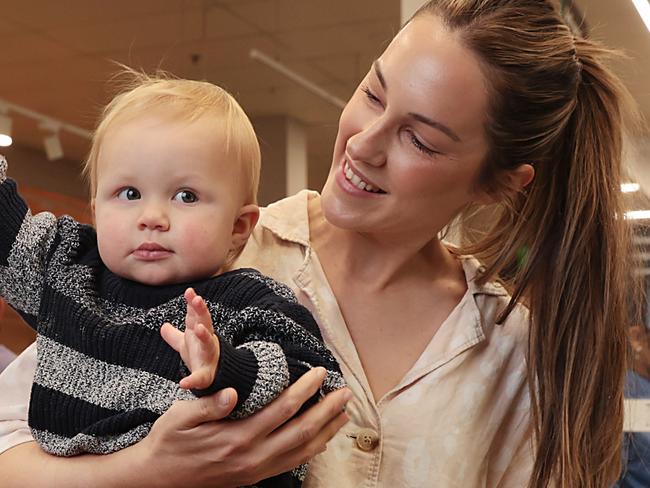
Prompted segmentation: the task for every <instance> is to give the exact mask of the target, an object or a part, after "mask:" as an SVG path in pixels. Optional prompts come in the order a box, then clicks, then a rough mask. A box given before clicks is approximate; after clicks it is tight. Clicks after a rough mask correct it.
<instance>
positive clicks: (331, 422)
mask: <svg viewBox="0 0 650 488" xmlns="http://www.w3.org/2000/svg"><path fill="white" fill-rule="evenodd" d="M324 378H325V370H324V369H323V368H315V369H313V370H311V371H309V372H308V373H306V374H305V375H304V376H303V377H302V378H300V379H299V380H298V381H297V382H296V383H294V384H293V385H292V386H290V387H289V388H288V389H287V390H285V391H284V392H283V393H282V394H281V395H280V396H279V397H278V398H277V399H276V400H274V401H273V402H272V403H270V404H269V405H268V406H266V407H265V408H263V409H262V410H260V411H259V412H256V413H255V414H254V415H252V416H250V417H248V418H245V419H241V420H222V419H224V418H225V417H226V416H227V415H228V414H229V413H230V412H231V411H232V409H233V408H234V406H235V404H236V401H237V398H236V392H235V391H234V390H233V389H230V388H229V389H226V390H222V391H220V392H218V393H216V394H214V395H210V396H207V397H203V398H200V399H198V400H192V401H179V402H176V403H175V404H174V405H173V406H172V407H171V408H170V409H169V410H168V411H167V412H166V413H165V414H164V415H162V416H161V417H160V418H159V419H158V420H157V421H156V423H155V424H154V425H153V427H152V429H151V432H150V433H149V435H148V436H147V437H146V438H145V439H143V440H142V441H141V442H140V443H139V444H137V445H135V446H132V448H129V449H131V450H133V451H135V450H138V451H140V454H141V455H142V456H143V458H142V459H143V460H144V463H143V464H144V465H145V466H149V467H150V468H152V469H147V470H146V471H147V473H146V476H147V477H148V478H149V479H148V481H149V482H150V483H148V482H147V480H146V479H143V480H142V482H143V484H145V485H147V484H151V485H153V486H192V487H202V486H206V487H207V486H209V487H211V488H215V487H231V486H241V485H248V484H253V483H255V482H257V481H259V480H260V479H264V478H269V477H271V476H274V475H276V474H279V473H282V472H285V471H289V470H291V469H292V468H294V467H296V466H297V465H299V464H301V463H304V462H307V461H308V460H309V459H311V458H312V457H313V456H314V455H316V454H318V453H320V452H322V451H324V450H325V444H326V443H327V442H328V441H329V440H330V439H331V438H332V437H333V436H334V434H335V433H336V432H337V431H338V430H339V429H340V428H341V427H342V426H343V425H344V424H345V423H346V422H347V420H348V419H347V416H346V414H345V413H344V411H343V408H344V406H345V404H346V403H347V401H348V400H349V399H350V397H351V393H350V392H349V390H347V389H346V388H344V389H342V390H338V391H336V392H333V393H330V394H329V395H327V396H326V397H325V398H324V399H323V400H322V401H321V402H320V403H318V404H317V405H315V406H313V407H312V408H310V409H309V410H307V411H306V412H304V413H303V414H301V415H300V416H299V417H297V418H295V419H292V420H290V421H289V422H287V421H288V420H289V419H291V418H292V417H293V416H294V415H295V413H296V412H297V411H298V409H299V408H300V407H301V405H302V404H303V403H304V402H305V401H306V400H307V399H309V398H310V397H311V396H312V395H314V394H315V393H316V392H317V391H318V389H319V387H320V385H321V383H322V382H323V379H324ZM285 422H287V423H286V424H285V425H283V424H284V423H285ZM133 454H136V453H135V452H132V453H131V456H133ZM131 456H130V457H131ZM131 459H133V458H132V457H131ZM137 464H139V463H137ZM137 464H136V465H137ZM152 475H153V476H154V478H151V476H152Z"/></svg>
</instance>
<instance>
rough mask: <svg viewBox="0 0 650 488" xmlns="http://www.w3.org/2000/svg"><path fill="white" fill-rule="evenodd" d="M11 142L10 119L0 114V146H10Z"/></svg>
mask: <svg viewBox="0 0 650 488" xmlns="http://www.w3.org/2000/svg"><path fill="white" fill-rule="evenodd" d="M12 142H13V140H12V139H11V117H9V116H8V115H6V114H3V113H0V146H1V147H7V146H11V143H12Z"/></svg>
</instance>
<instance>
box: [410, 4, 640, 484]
mask: <svg viewBox="0 0 650 488" xmlns="http://www.w3.org/2000/svg"><path fill="white" fill-rule="evenodd" d="M427 14H433V15H438V16H440V17H441V18H442V19H444V21H445V25H447V27H448V28H449V29H451V30H454V31H456V32H458V38H459V39H460V42H462V43H464V45H465V46H467V47H468V48H469V49H470V50H471V51H473V52H474V53H475V54H476V55H477V56H478V57H479V58H480V59H481V60H482V64H481V66H482V67H483V70H484V74H485V77H486V79H487V81H488V85H489V87H490V97H489V98H490V109H489V114H488V115H489V120H488V123H487V124H486V131H487V135H488V138H489V140H490V153H489V154H488V156H487V158H486V161H485V165H484V171H483V174H482V175H481V181H480V184H481V185H482V186H483V187H484V188H486V189H488V191H491V192H493V193H494V194H495V195H497V196H499V197H500V199H501V212H500V215H499V217H498V218H497V219H496V220H497V221H496V223H495V224H494V226H493V227H492V228H491V229H490V230H489V231H487V232H486V234H485V237H484V238H482V239H480V240H478V241H477V242H475V243H472V244H471V245H469V246H466V247H464V248H463V250H462V252H465V253H469V254H474V255H476V256H477V257H478V258H479V259H480V260H481V261H483V262H484V264H485V265H486V269H485V271H484V273H483V275H482V276H481V277H480V278H479V282H485V281H488V280H490V279H494V278H497V277H498V278H501V279H503V280H504V281H505V284H506V286H508V287H509V289H510V290H511V295H512V299H511V302H510V303H509V305H508V306H507V307H506V309H505V310H503V311H502V313H501V314H500V317H499V321H503V320H505V319H506V317H507V316H508V314H509V313H510V311H511V310H512V309H513V307H514V306H515V304H516V303H518V302H523V303H524V304H526V305H527V306H528V307H529V309H530V316H531V324H530V333H529V344H528V375H529V384H530V393H531V399H532V417H533V423H534V429H535V430H534V432H535V444H536V446H535V447H536V450H535V452H536V458H535V463H534V466H533V470H532V475H531V480H530V483H529V488H545V487H548V486H551V485H552V486H557V487H560V488H603V487H607V486H609V485H610V484H611V483H613V482H614V481H615V480H616V479H617V478H618V476H619V475H620V472H621V464H620V452H621V443H622V437H623V383H624V374H625V366H626V352H627V345H626V344H627V343H626V334H625V330H626V326H627V325H629V320H630V316H629V303H630V295H631V293H630V290H634V289H637V288H636V287H635V286H633V279H632V271H631V269H630V262H631V260H630V235H629V233H630V231H629V228H628V226H627V225H626V223H625V221H624V218H623V216H624V212H623V206H622V196H621V191H620V183H621V166H622V144H623V142H622V137H623V129H624V127H623V126H624V122H623V120H624V114H625V113H626V108H627V103H626V102H627V101H628V100H629V95H627V92H626V90H625V89H624V87H623V85H622V83H621V82H620V81H619V80H618V79H617V78H616V76H614V75H613V73H612V72H611V71H610V70H609V69H608V68H607V67H606V66H605V65H604V64H603V62H602V59H603V58H604V57H605V56H606V55H607V54H609V51H607V50H606V49H604V48H601V47H599V46H598V45H596V44H595V43H593V42H591V41H588V40H576V39H575V38H574V37H573V35H572V33H571V32H570V30H569V29H568V27H567V26H566V25H565V24H564V23H563V22H562V20H561V18H560V16H559V14H558V12H557V11H556V10H555V9H554V8H553V6H552V5H551V3H550V2H542V1H539V0H463V1H458V0H435V1H432V2H430V3H428V4H427V5H425V6H424V7H422V9H421V10H420V11H418V13H416V16H418V15H427ZM630 106H632V105H630ZM521 164H531V165H533V167H534V168H535V178H534V180H533V182H532V183H531V184H530V185H529V186H528V188H526V189H524V190H523V191H518V192H517V191H512V190H509V189H508V188H505V187H504V183H503V182H507V181H508V178H507V177H505V176H506V175H507V173H508V172H509V171H512V170H513V169H515V168H517V167H518V166H519V165H521ZM522 250H525V257H524V258H523V259H522Z"/></svg>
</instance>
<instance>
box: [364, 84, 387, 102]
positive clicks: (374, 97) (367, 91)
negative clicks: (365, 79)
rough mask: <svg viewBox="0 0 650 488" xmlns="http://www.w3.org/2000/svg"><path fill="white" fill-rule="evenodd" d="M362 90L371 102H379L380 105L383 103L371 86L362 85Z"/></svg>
mask: <svg viewBox="0 0 650 488" xmlns="http://www.w3.org/2000/svg"><path fill="white" fill-rule="evenodd" d="M361 91H363V93H365V94H366V98H368V100H370V102H372V103H376V104H379V105H382V103H381V100H379V98H378V97H377V95H375V94H374V93H373V92H372V91H371V90H370V88H368V87H367V86H362V87H361Z"/></svg>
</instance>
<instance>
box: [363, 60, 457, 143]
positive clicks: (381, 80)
mask: <svg viewBox="0 0 650 488" xmlns="http://www.w3.org/2000/svg"><path fill="white" fill-rule="evenodd" d="M372 69H373V71H374V72H375V75H376V76H377V79H378V80H379V84H380V85H381V87H382V88H383V89H384V91H385V92H387V91H388V88H387V86H386V78H384V75H383V73H382V72H381V68H380V67H379V60H378V59H376V60H375V61H374V62H373V63H372ZM408 115H409V117H412V118H414V119H415V120H417V121H418V122H422V123H423V124H426V125H428V126H430V127H433V128H434V129H438V130H439V131H440V132H442V133H443V134H445V135H447V136H448V137H450V138H451V139H452V140H453V141H455V142H462V141H461V140H460V137H458V134H456V133H455V132H454V131H453V130H451V129H450V128H449V127H447V126H446V125H445V124H443V123H442V122H438V121H435V120H432V119H430V118H429V117H425V116H424V115H422V114H418V113H415V112H409V113H408Z"/></svg>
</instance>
